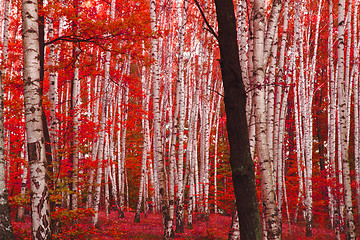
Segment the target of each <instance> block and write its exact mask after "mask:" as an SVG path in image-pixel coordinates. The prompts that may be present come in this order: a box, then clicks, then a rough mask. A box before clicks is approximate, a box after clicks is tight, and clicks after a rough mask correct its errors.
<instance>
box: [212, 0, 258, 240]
mask: <svg viewBox="0 0 360 240" xmlns="http://www.w3.org/2000/svg"><path fill="white" fill-rule="evenodd" d="M215 5H216V14H217V21H218V27H219V35H218V40H219V46H220V55H221V61H220V63H221V73H222V78H223V84H224V102H225V112H226V119H227V121H226V127H227V132H228V138H229V145H230V165H231V170H232V178H233V185H234V192H235V198H236V207H237V210H238V214H239V221H240V237H241V240H246V239H251V240H256V239H261V238H262V232H261V222H260V213H259V206H258V199H257V197H256V190H255V175H254V172H255V170H254V169H255V168H254V163H253V161H252V158H251V155H250V145H249V136H248V129H247V122H246V111H245V106H246V92H245V88H244V83H243V81H242V76H241V68H240V61H239V54H238V52H239V50H238V45H237V37H236V22H235V14H234V5H233V1H232V0H215Z"/></svg>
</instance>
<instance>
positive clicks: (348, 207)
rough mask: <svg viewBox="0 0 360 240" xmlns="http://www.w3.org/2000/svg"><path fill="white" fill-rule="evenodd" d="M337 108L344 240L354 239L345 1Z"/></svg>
mask: <svg viewBox="0 0 360 240" xmlns="http://www.w3.org/2000/svg"><path fill="white" fill-rule="evenodd" d="M338 12H339V13H338V45H337V48H338V63H337V68H338V77H337V81H338V84H339V87H340V88H339V92H338V94H339V95H338V99H339V102H338V107H339V115H340V119H339V135H340V136H339V137H340V143H341V146H340V147H341V148H340V155H341V163H342V174H343V184H344V203H345V229H346V239H355V238H356V234H355V221H354V213H353V211H354V210H353V206H352V196H351V179H350V163H349V152H348V151H349V141H348V125H347V117H348V115H349V114H350V113H349V112H348V104H349V102H348V84H347V83H346V79H345V0H339V5H338Z"/></svg>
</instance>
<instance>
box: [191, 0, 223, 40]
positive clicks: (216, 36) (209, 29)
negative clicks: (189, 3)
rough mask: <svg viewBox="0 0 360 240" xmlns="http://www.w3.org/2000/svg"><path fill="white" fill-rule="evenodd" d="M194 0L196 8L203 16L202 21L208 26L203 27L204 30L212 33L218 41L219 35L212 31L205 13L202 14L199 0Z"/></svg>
mask: <svg viewBox="0 0 360 240" xmlns="http://www.w3.org/2000/svg"><path fill="white" fill-rule="evenodd" d="M194 1H195V4H196V6H197V8H198V9H199V11H200V13H201V16H202V17H203V19H204V22H205V24H206V26H207V27H208V28H205V29H206V30H208V31H209V32H210V33H211V34H212V35H214V37H215V38H216V40H217V41H218V42H219V37H218V35H217V34H216V32H215V31H214V29H213V28H212V27H211V25H210V23H209V22H208V20H207V18H206V17H205V14H204V11H203V10H202V8H201V6H200V4H199V2H198V1H197V0H194Z"/></svg>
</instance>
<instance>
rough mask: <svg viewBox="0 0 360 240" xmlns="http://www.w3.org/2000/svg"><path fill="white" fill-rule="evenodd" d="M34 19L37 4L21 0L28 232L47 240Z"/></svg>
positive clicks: (44, 168)
mask: <svg viewBox="0 0 360 240" xmlns="http://www.w3.org/2000/svg"><path fill="white" fill-rule="evenodd" d="M38 18H39V17H38V2H37V1H36V0H23V1H22V21H23V24H22V33H23V54H24V105H25V127H26V133H27V144H28V146H27V147H28V156H29V169H30V178H31V181H30V191H31V213H32V214H31V218H32V221H31V229H32V231H31V232H32V238H33V239H51V230H50V204H49V187H48V179H47V178H48V177H47V176H46V174H47V160H46V150H45V139H44V130H43V124H42V113H43V110H42V100H41V98H42V96H41V95H40V93H41V83H40V47H39V25H38Z"/></svg>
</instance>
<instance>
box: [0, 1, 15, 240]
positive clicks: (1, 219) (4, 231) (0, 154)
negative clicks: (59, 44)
mask: <svg viewBox="0 0 360 240" xmlns="http://www.w3.org/2000/svg"><path fill="white" fill-rule="evenodd" d="M9 15H10V1H9V0H6V1H5V6H4V34H3V42H4V46H3V61H2V65H3V64H5V63H6V60H7V42H8V38H9ZM5 72H6V69H5V68H1V69H0V239H1V240H7V239H15V237H14V233H13V228H12V224H11V219H10V208H9V199H8V195H9V191H8V189H7V187H6V172H7V171H6V162H5V154H4V150H5V143H4V140H5V129H4V93H3V75H5Z"/></svg>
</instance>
